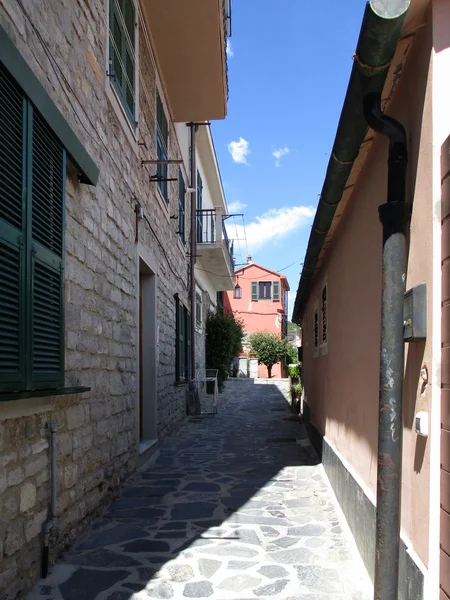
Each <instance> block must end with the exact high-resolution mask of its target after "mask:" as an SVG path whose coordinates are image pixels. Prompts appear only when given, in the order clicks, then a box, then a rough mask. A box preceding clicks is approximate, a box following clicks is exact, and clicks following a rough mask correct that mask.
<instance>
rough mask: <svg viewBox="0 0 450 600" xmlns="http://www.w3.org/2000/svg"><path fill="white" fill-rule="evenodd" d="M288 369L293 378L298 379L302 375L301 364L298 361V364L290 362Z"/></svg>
mask: <svg viewBox="0 0 450 600" xmlns="http://www.w3.org/2000/svg"><path fill="white" fill-rule="evenodd" d="M287 371H288V375H289V377H290V378H291V379H298V378H299V377H300V365H299V364H298V363H297V364H296V365H293V364H290V365H289V366H288V368H287Z"/></svg>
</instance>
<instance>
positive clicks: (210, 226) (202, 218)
mask: <svg viewBox="0 0 450 600" xmlns="http://www.w3.org/2000/svg"><path fill="white" fill-rule="evenodd" d="M197 244H212V245H214V246H219V245H221V246H222V248H223V249H224V254H225V258H226V261H227V264H228V268H229V270H230V273H231V274H233V273H234V262H233V242H232V241H231V242H230V241H229V239H228V235H227V230H226V228H225V223H224V221H223V216H222V213H221V211H220V210H217V209H215V208H211V209H206V210H197Z"/></svg>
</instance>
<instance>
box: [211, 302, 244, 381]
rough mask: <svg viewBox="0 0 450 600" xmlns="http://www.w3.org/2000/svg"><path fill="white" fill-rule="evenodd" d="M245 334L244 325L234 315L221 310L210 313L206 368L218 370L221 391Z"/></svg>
mask: <svg viewBox="0 0 450 600" xmlns="http://www.w3.org/2000/svg"><path fill="white" fill-rule="evenodd" d="M243 336H244V332H243V329H242V324H241V323H240V322H239V321H237V320H236V319H235V318H234V316H233V315H231V314H228V313H225V312H224V311H223V310H221V309H219V310H217V312H210V313H209V314H208V317H207V319H206V343H205V354H206V368H207V369H217V370H218V375H217V376H218V384H219V390H220V391H222V389H223V384H224V382H225V380H226V379H227V377H228V371H229V369H230V365H231V363H232V360H233V358H234V357H235V356H238V354H239V352H240V350H241V346H242V338H243Z"/></svg>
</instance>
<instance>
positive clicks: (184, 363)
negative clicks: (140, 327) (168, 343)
mask: <svg viewBox="0 0 450 600" xmlns="http://www.w3.org/2000/svg"><path fill="white" fill-rule="evenodd" d="M175 312H176V344H175V362H176V366H175V379H176V381H177V382H184V381H187V380H188V379H189V370H190V358H191V313H190V312H189V310H188V309H187V308H186V307H185V305H184V304H183V302H181V300H180V298H179V297H178V295H177V296H175Z"/></svg>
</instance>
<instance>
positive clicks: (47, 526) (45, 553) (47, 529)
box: [42, 423, 57, 579]
mask: <svg viewBox="0 0 450 600" xmlns="http://www.w3.org/2000/svg"><path fill="white" fill-rule="evenodd" d="M47 429H48V430H49V431H50V487H51V490H50V511H49V515H48V518H47V520H46V521H45V523H44V525H43V528H42V530H43V533H44V544H43V548H42V577H43V579H45V578H46V577H47V574H48V558H49V552H50V533H51V531H52V530H53V527H54V526H55V522H56V431H57V427H56V423H48V424H47Z"/></svg>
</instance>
